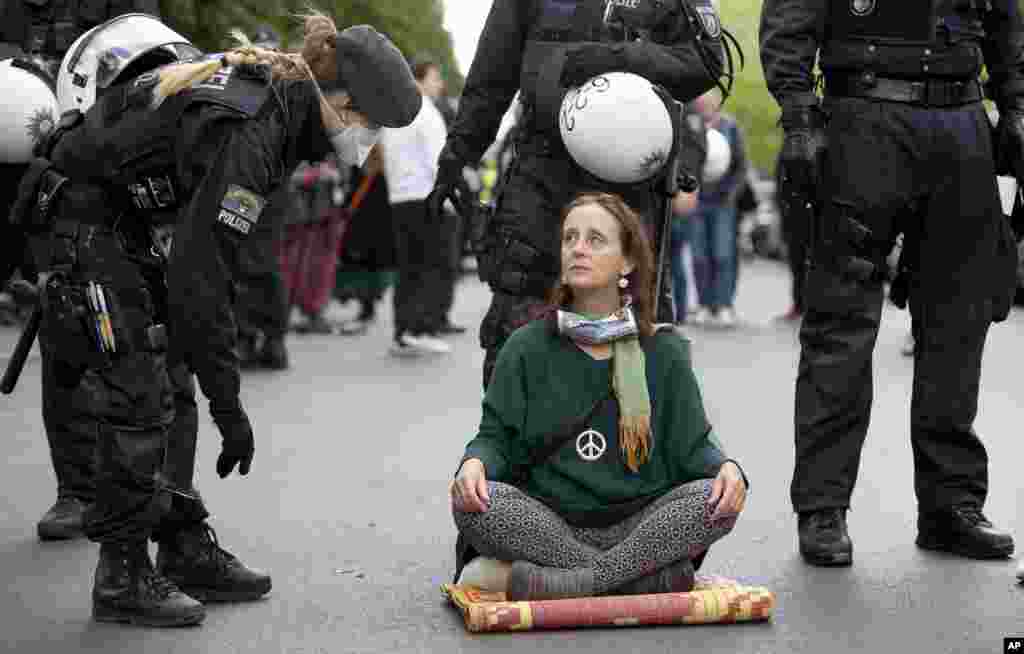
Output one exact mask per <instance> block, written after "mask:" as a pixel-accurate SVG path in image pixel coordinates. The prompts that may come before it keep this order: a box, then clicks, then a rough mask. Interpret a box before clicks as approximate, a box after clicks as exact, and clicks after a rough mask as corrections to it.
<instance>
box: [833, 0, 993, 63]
mask: <svg viewBox="0 0 1024 654" xmlns="http://www.w3.org/2000/svg"><path fill="white" fill-rule="evenodd" d="M989 8H990V5H989V2H988V0H829V3H828V16H827V18H826V22H825V24H826V34H825V42H824V44H823V45H822V48H821V67H822V69H823V70H824V71H825V74H826V77H827V76H828V73H829V72H830V71H842V72H856V73H860V72H870V73H874V74H876V75H880V76H888V77H899V78H909V79H923V78H929V77H941V78H953V79H969V78H974V77H977V75H978V74H979V73H980V72H981V67H982V64H983V58H982V52H981V41H982V39H984V38H985V30H984V28H983V26H982V20H983V18H984V13H985V12H986V11H989V10H990V9H989Z"/></svg>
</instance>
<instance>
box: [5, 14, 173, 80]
mask: <svg viewBox="0 0 1024 654" xmlns="http://www.w3.org/2000/svg"><path fill="white" fill-rule="evenodd" d="M131 12H141V13H146V14H150V15H151V16H156V17H158V18H159V17H160V3H159V2H158V0H9V1H8V2H5V3H4V4H3V6H2V7H0V57H5V56H11V55H13V54H17V53H19V52H20V53H23V54H25V55H29V56H31V57H33V58H37V59H38V60H40V61H41V62H43V63H44V64H45V67H46V68H48V69H49V72H50V74H51V75H52V76H53V77H56V76H57V67H58V66H59V65H60V61H61V59H62V58H63V57H64V55H65V54H66V53H67V51H68V50H69V49H70V48H71V44H73V43H74V42H75V41H76V40H77V39H78V38H79V37H80V36H82V34H84V33H85V32H87V31H88V30H90V29H92V28H93V27H96V26H97V25H99V24H100V23H103V22H104V21H107V20H109V19H111V18H114V17H115V16H120V15H122V14H127V13H131Z"/></svg>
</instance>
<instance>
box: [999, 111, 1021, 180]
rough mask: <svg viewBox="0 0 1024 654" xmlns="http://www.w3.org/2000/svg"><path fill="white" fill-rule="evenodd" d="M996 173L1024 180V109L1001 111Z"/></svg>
mask: <svg viewBox="0 0 1024 654" xmlns="http://www.w3.org/2000/svg"><path fill="white" fill-rule="evenodd" d="M995 151H996V174H997V175H1008V176H1012V177H1016V178H1017V182H1018V183H1020V182H1021V181H1024V111H1022V110H1020V109H1008V110H1006V111H1005V112H1004V111H1000V112H999V125H998V126H996V139H995Z"/></svg>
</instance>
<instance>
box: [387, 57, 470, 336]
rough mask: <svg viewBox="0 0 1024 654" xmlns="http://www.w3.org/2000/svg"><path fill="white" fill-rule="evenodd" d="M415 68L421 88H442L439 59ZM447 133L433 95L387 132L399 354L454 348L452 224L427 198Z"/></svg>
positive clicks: (424, 92) (433, 90)
mask: <svg viewBox="0 0 1024 654" xmlns="http://www.w3.org/2000/svg"><path fill="white" fill-rule="evenodd" d="M413 72H414V74H415V76H416V85H417V87H418V88H419V90H420V93H422V94H423V95H424V96H427V93H428V92H430V93H437V92H438V85H439V84H440V80H439V76H438V69H437V65H436V64H433V63H431V62H424V63H421V64H420V65H418V66H417V67H416V69H415V70H414V71H413ZM445 135H446V130H445V126H444V119H443V118H442V117H441V112H440V111H439V110H438V109H437V107H436V106H435V104H434V102H433V101H431V100H427V101H425V102H423V106H422V108H421V109H420V112H419V114H418V115H417V116H416V119H415V120H414V121H413V122H412V124H411V125H409V126H408V127H405V128H402V129H386V130H384V131H383V134H382V136H381V145H380V147H381V148H382V156H383V157H384V169H385V171H386V176H387V179H388V195H389V199H390V202H391V215H392V218H393V220H394V227H395V254H396V255H397V259H398V261H397V270H398V279H397V280H396V282H395V292H394V307H395V315H394V320H395V337H394V342H393V343H392V345H391V349H390V352H391V354H393V355H396V356H417V355H422V354H444V353H448V352H450V351H451V346H450V345H448V344H447V343H446V342H444V341H442V340H441V339H440V338H439V336H440V334H441V330H442V327H443V325H444V323H445V317H446V315H447V309H448V307H450V305H451V301H450V293H451V286H452V284H453V275H454V271H453V270H452V262H451V247H452V245H451V233H450V232H451V229H452V225H451V224H450V223H449V222H448V221H447V220H446V215H447V214H445V213H444V212H441V213H438V214H431V213H429V212H427V204H426V198H427V196H428V195H429V194H430V191H431V189H432V188H433V187H434V181H435V180H436V179H437V160H438V155H439V154H440V153H441V149H442V148H443V147H444V141H445ZM446 230H447V232H448V233H446Z"/></svg>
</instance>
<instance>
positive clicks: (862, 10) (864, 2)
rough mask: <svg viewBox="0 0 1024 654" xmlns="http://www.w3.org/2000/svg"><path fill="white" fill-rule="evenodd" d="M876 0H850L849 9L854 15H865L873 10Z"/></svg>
mask: <svg viewBox="0 0 1024 654" xmlns="http://www.w3.org/2000/svg"><path fill="white" fill-rule="evenodd" d="M875 2H876V0H850V11H851V12H852V13H853V15H854V16H867V15H869V14H871V12H873V11H874V10H875Z"/></svg>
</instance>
